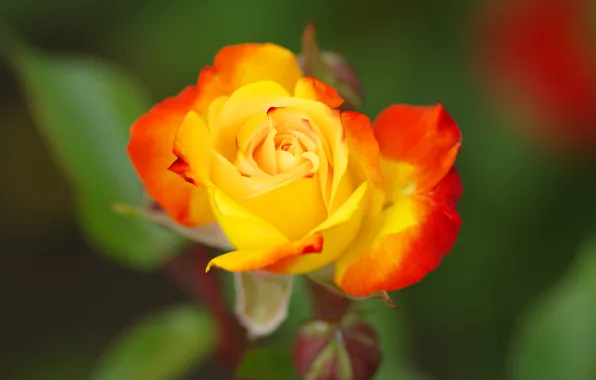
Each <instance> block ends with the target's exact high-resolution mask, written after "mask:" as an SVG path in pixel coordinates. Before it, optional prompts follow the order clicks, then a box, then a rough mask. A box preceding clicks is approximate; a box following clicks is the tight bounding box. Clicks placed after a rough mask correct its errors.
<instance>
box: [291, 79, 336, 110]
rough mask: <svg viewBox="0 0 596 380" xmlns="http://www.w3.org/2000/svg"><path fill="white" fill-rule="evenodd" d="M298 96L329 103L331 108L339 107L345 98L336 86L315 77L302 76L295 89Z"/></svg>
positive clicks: (295, 94)
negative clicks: (340, 94)
mask: <svg viewBox="0 0 596 380" xmlns="http://www.w3.org/2000/svg"><path fill="white" fill-rule="evenodd" d="M294 96H295V97H297V98H304V99H312V100H316V101H319V102H321V103H325V104H327V105H328V106H329V107H331V108H339V106H341V105H342V103H343V102H344V100H343V99H342V98H341V96H339V94H338V93H337V91H336V90H335V88H333V87H331V86H328V85H326V84H325V83H323V82H321V81H320V80H318V79H316V78H313V77H304V78H300V79H299V80H298V82H297V83H296V88H295V89H294Z"/></svg>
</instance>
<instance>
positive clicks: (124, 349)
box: [90, 305, 217, 380]
mask: <svg viewBox="0 0 596 380" xmlns="http://www.w3.org/2000/svg"><path fill="white" fill-rule="evenodd" d="M216 329H217V328H216V326H215V324H214V322H213V321H212V320H211V318H210V317H209V316H208V315H207V314H206V313H205V312H204V311H201V310H200V309H199V308H198V307H195V306H186V305H182V306H177V307H172V308H170V309H169V310H166V311H164V312H162V313H159V314H156V315H153V316H150V317H148V318H146V319H145V320H143V321H141V322H140V323H139V324H137V325H136V326H133V327H132V328H130V329H129V330H127V331H125V332H124V333H123V334H122V336H121V337H120V339H118V341H117V342H116V344H115V345H114V346H113V347H112V348H111V349H110V350H109V351H108V353H107V354H106V356H105V357H104V358H103V359H102V360H101V362H100V364H99V366H98V367H97V369H96V371H95V372H94V373H93V374H92V376H91V377H90V380H121V379H143V380H171V379H176V378H178V377H179V376H180V375H182V374H183V373H185V372H186V371H187V370H189V369H190V368H191V367H193V366H196V365H197V364H199V363H200V362H201V361H202V360H205V359H206V358H207V357H208V356H209V355H210V354H211V353H212V351H213V349H214V348H215V344H216V341H217V339H216V334H215V331H216Z"/></svg>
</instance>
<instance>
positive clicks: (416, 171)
mask: <svg viewBox="0 0 596 380" xmlns="http://www.w3.org/2000/svg"><path fill="white" fill-rule="evenodd" d="M373 129H374V132H375V137H376V139H377V141H378V142H379V149H380V153H381V157H382V160H381V168H382V170H383V173H388V172H391V173H392V175H391V176H388V175H385V181H386V184H387V187H388V194H387V195H388V197H389V198H388V200H389V202H392V201H395V200H397V199H399V198H400V197H401V196H404V195H407V194H408V193H409V192H405V193H404V189H410V190H414V189H415V190H417V191H423V190H430V189H432V188H433V187H434V186H435V185H436V184H437V183H438V182H439V181H440V180H441V179H442V178H443V177H444V176H445V174H447V172H448V171H449V170H450V169H451V167H452V166H453V163H454V162H455V158H456V156H457V153H458V152H459V149H460V147H461V133H460V131H459V128H458V127H457V125H456V124H455V122H454V121H453V119H452V118H451V116H449V114H448V113H447V112H446V111H445V110H444V108H443V106H442V105H436V106H434V107H416V106H408V105H393V106H390V107H389V108H387V109H385V110H384V111H383V112H381V113H380V114H379V115H378V116H377V118H376V120H375V121H374V125H373ZM396 166H397V167H396ZM395 173H397V175H395Z"/></svg>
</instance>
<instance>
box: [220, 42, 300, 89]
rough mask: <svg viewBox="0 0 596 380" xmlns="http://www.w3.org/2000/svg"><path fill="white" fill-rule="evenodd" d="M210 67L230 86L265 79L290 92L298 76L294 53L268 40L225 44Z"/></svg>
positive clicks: (240, 85)
mask: <svg viewBox="0 0 596 380" xmlns="http://www.w3.org/2000/svg"><path fill="white" fill-rule="evenodd" d="M213 67H214V69H215V71H216V72H217V73H218V75H219V76H220V80H221V82H222V83H224V84H225V85H228V86H230V87H231V89H232V90H235V89H238V88H240V87H242V86H245V85H247V84H250V83H254V82H259V81H264V80H269V81H273V82H276V83H279V84H280V85H281V86H282V87H283V88H285V89H286V90H287V91H288V92H290V93H291V92H292V91H294V86H295V85H296V82H297V81H298V79H299V78H300V77H302V70H300V67H299V66H298V61H297V60H296V56H295V55H294V53H292V52H291V51H290V50H288V49H286V48H284V47H282V46H279V45H275V44H271V43H265V44H259V43H246V44H238V45H232V46H226V47H224V48H223V49H221V50H220V51H219V52H218V53H217V55H216V56H215V60H214V61H213Z"/></svg>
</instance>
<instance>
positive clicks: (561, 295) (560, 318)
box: [509, 242, 596, 380]
mask: <svg viewBox="0 0 596 380" xmlns="http://www.w3.org/2000/svg"><path fill="white" fill-rule="evenodd" d="M515 338H516V339H515V341H514V347H513V350H512V352H511V357H510V363H509V364H510V368H509V369H510V378H511V379H514V380H541V379H549V380H570V379H573V380H593V379H596V361H595V360H594V352H596V242H592V243H591V245H588V246H586V248H585V249H584V250H583V251H582V252H581V255H580V256H579V258H578V260H577V261H576V262H575V265H574V266H573V267H572V268H570V270H568V272H567V273H566V276H565V277H564V278H563V279H562V280H561V281H560V283H559V284H558V285H557V286H556V287H555V288H554V289H553V290H552V291H551V292H550V293H549V294H547V295H546V296H545V298H544V299H542V300H541V301H540V302H539V303H538V304H537V305H536V306H535V307H534V308H533V309H532V310H530V313H528V315H527V317H526V318H524V319H523V320H522V323H521V324H520V329H519V331H518V333H517V336H516V337H515Z"/></svg>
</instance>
